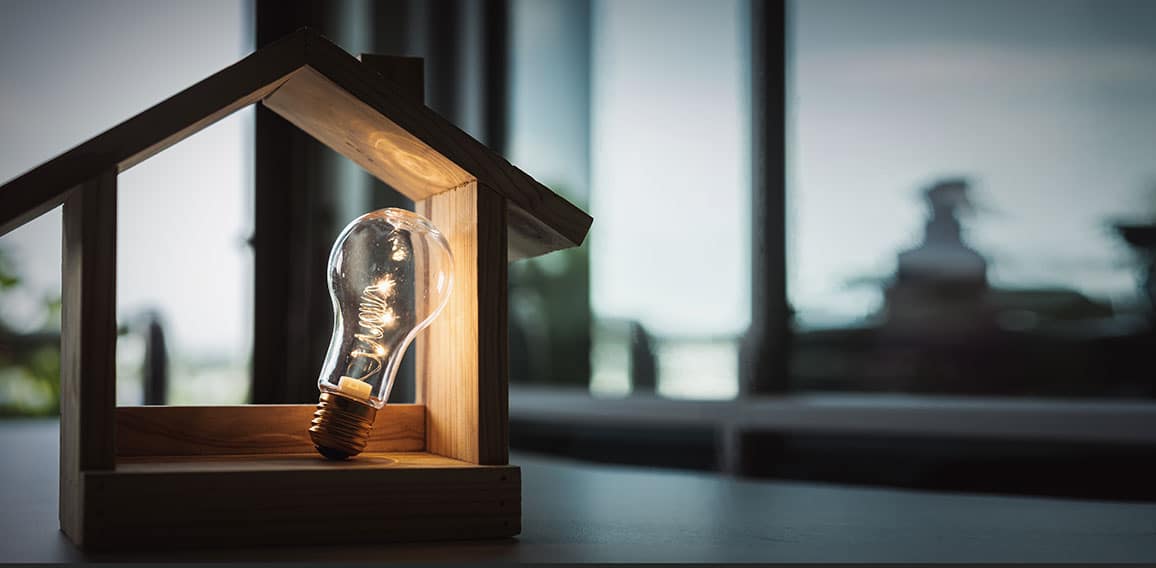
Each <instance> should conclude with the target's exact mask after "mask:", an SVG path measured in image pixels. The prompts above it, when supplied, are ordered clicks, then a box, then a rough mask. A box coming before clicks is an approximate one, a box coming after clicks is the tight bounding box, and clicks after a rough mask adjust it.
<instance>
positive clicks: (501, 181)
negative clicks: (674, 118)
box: [306, 40, 593, 256]
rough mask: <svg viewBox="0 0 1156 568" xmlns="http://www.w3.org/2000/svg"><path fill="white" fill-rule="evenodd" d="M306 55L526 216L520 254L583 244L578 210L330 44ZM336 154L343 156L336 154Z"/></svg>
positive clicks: (585, 219)
mask: <svg viewBox="0 0 1156 568" xmlns="http://www.w3.org/2000/svg"><path fill="white" fill-rule="evenodd" d="M307 51H308V52H307V56H306V57H307V60H308V65H309V67H311V68H313V69H314V70H316V71H317V72H318V73H320V74H321V75H323V76H325V77H326V78H328V79H329V80H330V81H332V82H334V83H336V84H338V85H340V86H341V88H342V89H344V90H346V91H348V92H349V94H350V95H352V96H353V97H354V98H356V99H357V100H360V101H361V102H363V103H364V104H365V105H367V106H369V107H370V108H373V109H374V110H376V111H377V112H378V113H380V114H382V115H384V116H387V117H389V119H390V121H392V122H393V123H394V124H396V125H397V126H398V127H399V128H400V129H401V130H403V131H404V132H406V133H408V134H409V135H411V136H412V137H413V138H415V139H416V140H419V141H421V142H422V143H423V144H425V145H428V146H429V147H432V148H435V149H437V152H438V153H439V154H441V155H442V156H444V157H445V158H446V159H448V160H449V161H450V162H452V163H454V164H456V165H457V166H458V167H460V168H461V169H462V170H464V171H466V172H469V173H470V174H471V175H472V176H474V177H475V178H476V179H477V181H478V182H479V183H480V184H481V185H485V186H488V187H489V188H490V189H491V190H492V191H495V192H497V193H498V194H499V195H501V196H502V197H504V198H505V199H506V200H507V204H508V205H509V206H511V207H512V208H516V209H518V210H520V211H522V212H524V213H525V214H526V215H525V218H524V221H525V223H523V224H513V225H511V230H515V231H519V232H524V235H523V238H524V242H523V247H522V250H523V251H524V252H523V253H522V254H525V255H527V256H537V255H540V254H544V253H547V252H550V251H553V250H558V249H560V248H569V247H572V246H577V245H579V244H581V243H582V241H583V240H584V239H585V237H586V233H587V231H588V230H589V228H590V224H591V223H592V221H593V220H592V219H591V217H590V216H589V215H587V214H586V213H585V212H583V211H582V210H581V209H579V208H578V207H576V206H574V205H573V204H571V203H570V202H568V201H566V200H565V199H564V198H562V197H561V196H559V195H557V194H555V193H554V192H552V191H550V189H549V188H547V187H546V186H544V185H542V184H541V183H539V182H537V181H536V180H534V179H533V178H532V177H530V176H529V175H528V174H526V173H525V172H523V171H521V170H519V169H518V168H516V167H514V166H512V165H510V163H509V162H508V161H506V159H505V158H503V157H502V156H501V155H499V154H498V153H496V152H494V151H493V150H491V149H490V148H488V147H486V146H485V145H484V144H482V143H481V142H479V141H477V140H475V139H474V138H472V137H471V136H469V135H468V134H466V133H465V132H462V130H461V129H459V128H458V127H457V126H454V125H453V124H452V123H450V122H449V121H447V120H446V119H445V118H443V117H441V116H440V115H438V114H437V113H435V112H434V111H433V110H431V109H429V108H428V107H426V106H424V105H418V104H415V102H414V101H413V100H411V99H410V98H409V97H407V96H406V95H404V94H403V93H399V92H396V91H395V90H393V89H390V88H389V84H388V83H386V82H385V81H383V80H382V77H381V76H380V75H378V74H377V73H375V72H373V70H371V69H370V68H369V67H368V66H365V65H362V64H360V62H359V61H358V60H357V59H355V58H354V57H352V56H351V55H349V54H348V53H345V52H344V51H342V50H341V49H340V48H338V47H337V46H335V45H333V44H332V43H330V42H328V41H324V40H321V41H316V42H313V43H310V44H309V47H308V50H307ZM334 149H335V150H337V151H338V152H342V153H345V151H343V150H342V149H340V148H334ZM351 159H352V157H351ZM399 190H400V189H399ZM415 201H416V199H415ZM531 245H532V246H531Z"/></svg>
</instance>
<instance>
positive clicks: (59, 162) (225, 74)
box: [0, 29, 592, 260]
mask: <svg viewBox="0 0 1156 568" xmlns="http://www.w3.org/2000/svg"><path fill="white" fill-rule="evenodd" d="M258 101H260V102H263V103H264V104H265V106H267V107H269V108H270V109H272V110H273V111H274V112H276V113H277V114H279V115H281V116H282V117H284V118H286V119H287V120H289V121H290V122H292V123H293V124H295V125H297V126H298V127H299V128H301V129H302V130H304V131H305V132H307V133H309V134H310V135H312V136H313V137H314V138H317V139H318V140H320V141H321V142H323V143H324V144H326V145H327V146H329V147H330V148H332V149H333V150H335V151H336V152H338V153H340V154H342V155H344V156H345V157H347V158H349V159H350V160H352V161H354V162H355V163H357V164H358V165H360V166H361V167H362V168H364V169H365V170H366V171H368V172H369V173H370V174H372V175H374V176H375V177H377V178H379V179H381V180H382V181H384V182H385V183H387V184H389V185H390V186H392V187H393V188H395V189H396V190H398V191H399V192H401V193H403V194H405V195H406V196H407V197H409V198H411V199H414V200H421V199H425V198H427V197H429V196H431V195H435V194H438V193H441V192H443V191H447V190H450V189H453V188H455V187H459V186H461V185H463V184H466V183H469V182H472V181H475V180H476V181H477V183H478V185H479V186H481V187H484V188H487V189H488V190H490V191H494V192H496V193H498V194H500V195H502V196H503V197H505V199H506V203H507V206H508V223H509V227H508V233H509V257H510V259H511V260H515V259H518V258H527V257H531V256H536V255H539V254H543V253H546V252H550V251H553V250H558V249H562V248H568V247H572V246H577V245H579V244H581V243H582V241H583V239H584V238H585V236H586V232H587V230H588V229H589V227H590V223H591V222H592V219H591V218H590V216H589V215H587V214H586V213H584V212H583V211H582V210H580V209H578V208H577V207H575V206H574V205H572V204H571V203H569V202H568V201H566V200H565V199H563V198H562V197H560V196H558V195H557V194H555V193H553V192H552V191H550V190H549V189H548V188H546V187H545V186H544V185H542V184H540V183H538V182H537V181H535V180H534V179H533V178H531V177H530V176H529V175H527V174H526V173H525V172H523V171H521V170H519V169H518V168H516V167H514V166H512V165H510V163H509V162H507V161H506V160H505V159H504V158H503V157H502V156H500V155H498V154H497V153H496V152H494V151H492V150H490V149H489V148H487V147H486V146H485V145H484V144H482V143H481V142H478V141H477V140H475V139H473V138H472V137H470V136H469V135H468V134H466V133H465V132H462V131H461V130H460V129H459V128H457V127H456V126H454V125H453V124H451V123H450V122H449V121H447V120H446V119H444V118H442V117H441V116H439V115H438V114H437V113H435V112H433V111H432V110H430V109H429V108H428V107H426V106H425V105H423V104H421V102H420V101H416V100H413V99H412V98H410V97H407V96H406V95H405V93H404V92H402V91H401V90H400V89H399V88H398V87H396V86H395V85H394V84H393V83H391V82H390V81H389V80H387V79H386V78H384V77H382V76H381V75H380V74H378V73H376V72H374V71H373V70H371V69H370V68H369V67H367V66H365V65H362V63H361V62H360V61H358V60H357V59H356V58H355V57H353V56H351V55H349V54H348V53H346V52H345V51H343V50H342V49H341V48H339V47H337V46H336V45H334V44H333V43H331V42H330V41H329V40H327V39H325V38H324V37H322V36H321V35H319V34H318V33H317V32H315V31H313V30H309V29H302V30H299V31H297V32H294V33H293V34H290V35H288V36H286V37H284V38H282V39H280V40H278V41H276V42H274V43H272V44H270V45H268V46H266V47H264V48H262V49H260V50H258V51H256V52H255V53H253V54H252V55H250V56H248V57H246V58H245V59H242V60H241V61H239V62H237V63H236V64H234V65H232V66H230V67H228V68H226V69H224V70H222V71H220V72H218V73H216V74H214V75H212V76H211V77H209V78H207V79H205V80H203V81H201V82H199V83H197V84H195V85H193V86H192V87H189V88H188V89H185V90H184V91H181V92H180V93H178V94H176V95H174V96H172V97H170V98H169V99H167V100H165V101H163V102H161V103H159V104H157V105H156V106H154V107H152V108H150V109H148V110H146V111H144V112H142V113H140V114H138V115H136V116H134V117H132V118H130V119H128V120H126V121H124V122H122V123H121V124H118V125H117V126H115V127H113V128H111V129H109V130H108V131H106V132H104V133H103V134H100V135H98V136H96V137H95V138H92V139H90V140H88V141H87V142H85V143H83V144H81V145H79V146H77V147H75V148H73V149H72V150H69V151H68V152H65V153H64V154H62V155H60V156H57V157H56V158H54V159H52V160H50V161H48V162H46V163H44V164H42V165H40V166H39V167H37V168H35V169H33V170H31V171H29V172H27V173H25V174H24V175H21V176H20V177H18V178H16V179H14V180H12V181H10V182H8V183H7V184H5V185H3V186H0V235H2V234H5V233H7V232H8V231H11V230H12V229H14V228H16V227H18V226H20V225H22V224H24V223H26V222H28V221H30V220H32V219H33V218H35V217H37V216H39V215H41V214H43V213H45V212H46V211H48V210H50V209H52V208H53V207H56V206H57V205H60V204H61V203H62V202H63V200H64V196H65V195H66V194H67V193H68V192H69V191H70V190H71V189H72V188H74V187H76V186H78V185H80V184H81V183H83V182H85V181H87V180H89V179H91V178H93V177H94V176H96V175H98V174H100V173H101V172H103V171H107V170H108V169H109V168H111V167H113V166H114V165H115V167H116V168H117V172H118V173H119V172H123V171H125V170H127V169H129V168H131V167H133V166H135V165H136V164H139V163H140V162H143V161H144V160H147V159H148V158H150V157H151V156H153V155H155V154H156V153H158V152H160V151H161V150H164V149H165V148H168V147H169V146H172V145H173V144H176V143H177V142H180V141H181V140H183V139H185V138H186V137H188V136H190V135H192V134H194V133H196V132H198V131H200V130H201V129H202V128H205V127H206V126H208V125H210V124H212V123H214V122H216V121H217V120H220V119H221V118H224V117H225V116H228V115H229V114H231V113H233V112H234V111H236V110H238V109H241V108H243V107H245V106H248V105H250V104H253V103H256V102H258Z"/></svg>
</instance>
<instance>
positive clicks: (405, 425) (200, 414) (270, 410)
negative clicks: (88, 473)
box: [116, 404, 425, 458]
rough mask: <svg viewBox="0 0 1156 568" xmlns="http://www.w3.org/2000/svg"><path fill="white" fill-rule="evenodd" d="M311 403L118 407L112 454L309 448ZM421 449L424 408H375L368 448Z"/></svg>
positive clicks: (255, 452)
mask: <svg viewBox="0 0 1156 568" xmlns="http://www.w3.org/2000/svg"><path fill="white" fill-rule="evenodd" d="M314 410H317V405H315V404H259V405H257V404H255V405H238V406H122V407H120V408H117V409H116V455H117V457H118V458H125V457H134V456H204V455H217V456H221V455H262V454H292V453H306V454H307V453H310V452H313V442H312V441H311V440H310V438H309V432H308V431H307V430H306V429H305V428H304V427H303V425H308V424H309V421H310V419H311V418H312V416H313V411H314ZM424 449H425V408H424V407H422V406H420V405H414V404H391V405H389V406H386V407H385V408H383V409H382V410H381V411H380V412H378V413H377V420H376V422H375V423H374V427H373V432H372V434H371V435H370V438H369V446H368V447H366V449H365V451H366V452H370V453H372V452H418V451H422V450H424Z"/></svg>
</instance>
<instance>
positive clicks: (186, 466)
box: [116, 450, 500, 474]
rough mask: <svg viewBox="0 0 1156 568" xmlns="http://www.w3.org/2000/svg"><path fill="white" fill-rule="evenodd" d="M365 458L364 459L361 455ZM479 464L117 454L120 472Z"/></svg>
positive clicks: (422, 457)
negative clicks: (121, 456) (119, 455)
mask: <svg viewBox="0 0 1156 568" xmlns="http://www.w3.org/2000/svg"><path fill="white" fill-rule="evenodd" d="M363 458H364V459H363ZM478 467H500V466H479V465H477V464H472V463H469V462H464V461H461V460H455V459H453V458H447V457H445V456H439V455H437V454H431V453H429V452H422V451H417V452H408V451H406V452H389V451H386V452H363V453H361V454H358V456H357V458H355V459H351V460H348V461H343V462H333V461H329V460H326V459H325V458H322V457H321V456H320V455H318V454H317V452H315V451H312V450H310V451H309V452H299V453H270V454H262V455H229V454H220V455H211V454H208V455H184V456H139V457H126V458H120V459H119V460H118V462H117V467H116V471H117V472H119V473H127V474H136V473H182V474H184V473H194V472H209V473H224V472H241V471H271V472H280V471H289V470H291V471H332V470H333V469H334V468H337V469H341V470H343V471H354V470H366V469H368V470H381V469H447V468H448V469H460V468H478Z"/></svg>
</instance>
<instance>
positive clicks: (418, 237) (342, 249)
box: [309, 208, 453, 459]
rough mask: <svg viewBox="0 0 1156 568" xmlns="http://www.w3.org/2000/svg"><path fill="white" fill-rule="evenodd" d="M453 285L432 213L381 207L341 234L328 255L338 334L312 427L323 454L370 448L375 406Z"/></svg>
mask: <svg viewBox="0 0 1156 568" xmlns="http://www.w3.org/2000/svg"><path fill="white" fill-rule="evenodd" d="M452 288H453V255H452V253H451V252H450V248H449V244H448V243H447V242H446V239H445V237H443V236H442V234H441V232H440V231H438V230H437V228H436V227H434V226H433V224H432V223H430V222H429V220H427V219H426V218H424V217H422V216H420V215H418V214H416V213H413V212H411V211H406V210H404V209H394V208H389V209H382V210H379V211H374V212H372V213H367V214H365V215H362V216H361V217H358V218H357V219H356V220H354V221H353V222H352V223H350V224H349V226H347V227H345V230H343V231H341V234H340V235H339V236H338V237H337V242H335V243H334V244H333V250H332V251H331V252H330V254H329V293H330V296H331V297H332V299H333V339H332V340H331V341H330V342H329V352H328V353H327V354H326V355H325V363H324V364H323V365H322V367H321V375H320V377H319V378H318V381H317V384H318V387H319V388H320V389H321V392H322V395H321V403H320V404H319V405H318V410H317V413H316V414H314V419H313V427H311V428H310V429H309V431H310V434H311V435H312V437H313V441H314V444H316V445H317V449H318V450H319V451H320V452H321V453H322V455H325V456H326V457H332V458H338V459H344V458H345V457H349V456H350V455H356V454H357V453H360V451H361V450H362V449H364V443H359V442H361V441H362V440H363V439H364V441H367V440H368V436H369V428H372V425H373V417H374V415H375V414H376V410H377V409H380V408H381V407H382V406H385V403H386V400H388V399H389V393H390V390H391V389H392V388H393V381H394V378H395V376H396V375H397V369H398V366H399V365H400V364H401V360H402V357H403V356H404V355H405V352H406V349H407V348H408V347H409V345H410V343H412V342H413V339H414V337H416V336H417V334H418V333H419V332H420V331H421V330H423V329H425V328H426V327H427V326H429V324H430V323H432V322H433V320H434V318H436V317H437V316H438V314H439V313H441V311H442V309H443V308H445V306H446V303H447V302H448V301H449V296H450V290H451V289H452ZM366 424H368V426H367V425H366ZM359 446H360V447H359ZM353 450H356V451H353Z"/></svg>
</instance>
